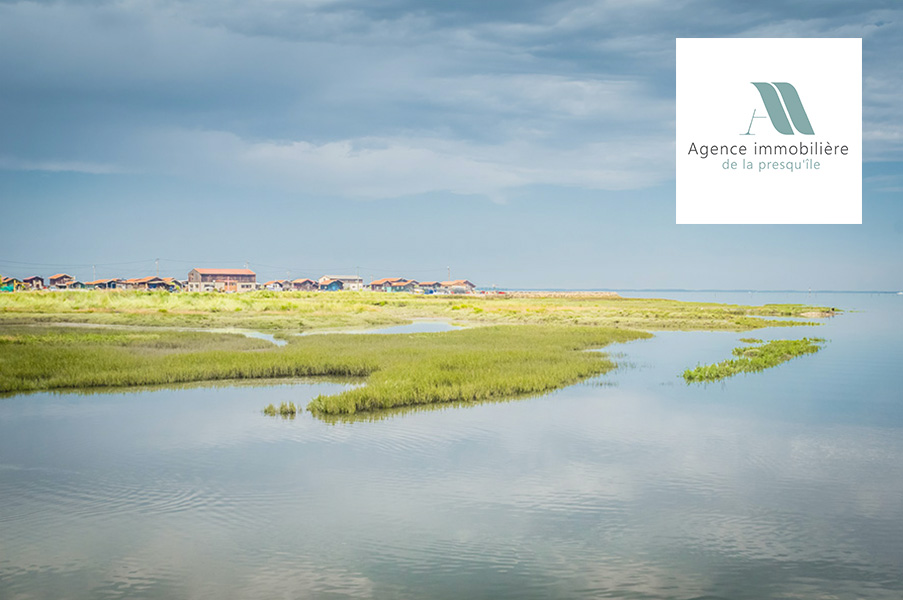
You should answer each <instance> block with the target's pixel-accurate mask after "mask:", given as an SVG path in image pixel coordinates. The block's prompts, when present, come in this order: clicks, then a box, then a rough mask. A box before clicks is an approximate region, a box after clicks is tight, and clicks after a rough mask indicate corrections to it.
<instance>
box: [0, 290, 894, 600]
mask: <svg viewBox="0 0 903 600" xmlns="http://www.w3.org/2000/svg"><path fill="white" fill-rule="evenodd" d="M720 295H721V296H722V297H721V299H722V300H723V301H730V299H727V298H724V294H720ZM868 300H869V299H868V298H865V299H864V300H863V302H862V304H861V305H860V306H858V308H861V309H862V310H863V311H862V312H857V313H847V314H844V315H843V316H841V317H838V318H836V319H833V320H832V321H831V322H830V323H828V324H826V325H824V326H821V327H815V328H812V331H811V332H810V331H809V328H795V329H792V330H780V329H766V330H759V331H757V332H755V334H754V335H755V337H760V338H763V339H775V338H780V337H787V336H788V332H789V334H791V336H792V337H802V336H805V335H813V333H812V332H814V335H818V336H820V337H826V338H829V340H830V343H829V344H828V345H827V346H826V348H825V349H824V350H822V351H821V352H819V353H818V354H815V355H811V356H808V357H802V358H800V359H798V360H795V361H791V362H789V363H786V364H784V365H781V366H780V367H777V368H775V369H772V370H769V371H766V372H762V373H757V374H755V375H748V376H739V377H736V378H733V379H730V380H727V381H726V382H725V383H724V384H723V385H717V386H708V387H705V388H699V387H687V386H685V385H684V384H683V383H682V380H680V378H679V374H680V372H681V371H682V370H683V369H684V368H686V367H687V366H692V363H693V362H695V361H697V360H698V361H702V362H715V361H717V360H720V359H721V358H723V357H724V356H725V355H726V354H729V353H730V349H731V348H733V347H734V346H736V345H739V344H738V338H739V337H744V336H747V335H749V334H742V333H731V332H717V333H683V332H664V333H661V334H658V335H657V336H656V337H655V338H653V339H652V340H644V341H637V342H631V343H629V344H624V345H620V346H618V347H617V348H613V349H612V350H613V352H617V353H618V356H616V360H623V361H625V362H630V363H631V368H622V369H618V370H617V371H614V372H612V373H610V374H609V375H607V376H605V377H603V378H599V379H597V380H594V381H591V382H587V384H583V385H578V386H573V387H571V388H568V389H565V390H560V391H558V392H555V393H552V394H548V395H546V396H543V397H539V398H532V399H524V400H519V401H513V402H506V403H498V404H497V403H488V404H479V405H470V406H467V407H462V408H452V407H444V408H445V410H432V411H415V410H411V411H409V410H402V411H398V412H397V413H395V414H392V415H387V417H389V418H379V419H373V420H371V421H367V422H365V421H355V422H341V421H340V422H335V423H333V424H328V425H327V424H324V423H323V422H321V421H318V420H317V419H315V418H313V417H312V416H311V415H310V414H309V413H304V414H303V415H299V416H298V417H297V418H296V419H295V420H293V421H283V420H281V419H270V418H267V417H264V416H263V415H261V414H260V410H261V407H262V406H265V405H266V404H269V403H271V402H272V403H274V404H276V405H278V404H279V403H281V402H283V401H285V402H294V403H296V404H307V402H308V401H309V400H310V399H312V398H313V397H314V396H316V395H318V394H326V393H337V392H338V391H341V390H342V389H345V388H344V384H342V383H310V382H306V383H299V384H295V385H275V386H268V387H259V386H256V385H254V386H240V387H222V388H209V387H185V388H182V389H163V390H150V391H142V392H138V393H127V394H126V393H122V394H104V395H85V396H75V395H61V394H56V395H54V394H33V395H29V396H17V397H13V398H7V399H3V400H0V499H2V501H0V532H2V536H0V597H4V598H5V597H10V598H48V597H51V598H56V597H67V598H98V597H100V598H104V597H106V598H109V597H116V598H172V597H195V598H224V597H225V598H253V597H299V598H321V597H335V598H418V599H419V598H462V597H477V598H530V597H536V598H549V597H563V598H580V597H583V598H599V597H614V598H625V597H630V598H677V599H688V598H731V599H745V598H749V599H753V598H755V599H760V598H791V597H800V598H802V597H805V598H813V597H814V598H817V597H838V598H846V597H850V598H869V599H884V598H887V599H890V598H894V599H896V598H899V597H900V596H901V594H903V567H901V565H903V545H901V544H900V542H899V540H900V539H901V537H903V502H901V498H903V460H901V459H903V436H901V435H900V428H901V426H903V418H901V417H903V412H901V404H903V399H901V396H900V393H899V389H900V386H901V384H903V381H901V374H900V372H899V369H898V366H899V364H900V362H901V358H903V346H901V342H900V340H901V339H903V336H901V335H900V333H901V331H900V324H901V323H903V319H900V318H899V317H901V316H903V310H901V309H900V307H899V306H894V305H887V304H884V303H883V299H878V300H876V301H874V302H871V303H870V302H868ZM894 300H897V299H896V297H894ZM831 304H834V305H838V306H845V305H846V306H849V305H850V303H849V302H842V301H839V300H835V301H832V302H831ZM898 304H899V305H903V303H900V302H898ZM688 362H689V363H690V364H688ZM600 383H609V384H613V385H602V386H599V385H597V384H600Z"/></svg>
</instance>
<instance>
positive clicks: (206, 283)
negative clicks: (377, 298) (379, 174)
mask: <svg viewBox="0 0 903 600" xmlns="http://www.w3.org/2000/svg"><path fill="white" fill-rule="evenodd" d="M0 290H2V291H6V292H14V291H26V290H157V291H166V292H181V291H185V292H223V293H239V292H252V291H257V290H270V291H273V292H291V291H299V292H337V291H341V290H349V291H362V290H371V291H374V292H407V293H413V294H472V293H474V291H476V286H475V285H474V284H473V283H471V282H470V281H468V280H466V279H455V280H453V281H416V280H414V279H405V278H403V277H384V278H382V279H377V280H375V281H371V282H370V283H369V284H366V285H365V284H364V280H363V279H362V278H360V277H357V276H353V275H324V276H323V277H320V278H319V279H317V280H314V279H291V280H289V279H274V280H272V281H267V282H266V283H258V282H257V274H256V273H255V272H254V271H252V270H251V269H192V270H191V271H189V273H188V279H176V278H174V277H157V276H150V277H139V278H134V279H96V280H94V281H78V280H77V279H75V278H74V277H72V276H71V275H68V274H66V273H57V274H56V275H51V276H50V277H49V278H48V279H47V280H46V281H45V279H44V278H43V277H40V276H38V275H33V276H31V277H25V278H24V279H17V278H15V277H3V278H2V280H0Z"/></svg>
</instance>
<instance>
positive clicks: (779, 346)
mask: <svg viewBox="0 0 903 600" xmlns="http://www.w3.org/2000/svg"><path fill="white" fill-rule="evenodd" d="M740 341H743V342H750V343H759V344H760V345H758V346H752V347H749V346H741V347H739V348H734V350H733V354H734V356H736V357H737V358H733V359H730V360H725V361H722V362H720V363H717V364H714V365H699V366H697V367H696V368H694V369H687V370H686V371H684V373H683V378H684V380H685V381H686V382H687V383H694V382H702V381H717V380H719V379H725V378H726V377H732V376H734V375H736V374H738V373H755V372H757V371H763V370H765V369H768V368H771V367H775V366H777V365H779V364H781V363H784V362H787V361H788V360H790V359H791V358H794V357H796V356H802V355H803V354H812V353H815V352H818V351H819V350H820V349H821V345H820V344H822V343H823V342H824V341H825V340H823V339H821V338H803V339H801V340H774V341H771V342H766V343H762V341H761V340H754V339H752V338H750V339H748V340H747V339H743V340H740Z"/></svg>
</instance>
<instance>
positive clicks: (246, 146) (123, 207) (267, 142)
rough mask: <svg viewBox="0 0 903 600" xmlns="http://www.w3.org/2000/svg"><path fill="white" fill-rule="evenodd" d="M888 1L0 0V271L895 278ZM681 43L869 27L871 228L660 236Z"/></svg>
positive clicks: (898, 76)
mask: <svg viewBox="0 0 903 600" xmlns="http://www.w3.org/2000/svg"><path fill="white" fill-rule="evenodd" d="M898 6H899V3H898V2H895V1H871V2H869V1H861V2H839V1H834V0H823V1H821V2H817V3H814V2H809V1H804V0H782V1H780V2H779V1H776V0H775V1H772V0H764V1H761V2H757V3H749V2H731V1H714V0H712V1H706V0H668V1H658V0H599V1H579V0H571V1H563V2H536V1H533V0H517V1H514V0H494V1H492V2H477V1H475V0H456V1H447V2H418V1H414V0H394V1H391V0H390V1H379V0H370V1H363V0H360V1H358V0H300V1H292V0H263V1H257V2H253V3H249V2H241V1H239V0H197V1H192V2H187V1H184V2H183V1H176V0H157V1H140V0H132V1H128V0H123V1H109V2H106V1H94V2H87V1H84V0H83V1H80V2H66V1H57V2H8V1H4V0H0V206H2V221H0V222H2V224H3V235H2V238H0V272H2V273H4V274H13V275H19V276H24V275H30V274H33V273H38V274H43V275H45V276H46V275H49V274H51V273H52V272H56V271H68V272H70V273H71V274H73V275H76V276H77V277H80V278H82V279H85V278H91V277H92V276H93V273H94V272H95V270H94V269H92V265H96V273H97V276H98V277H102V276H137V275H143V274H152V273H153V272H154V270H155V263H154V259H156V258H159V259H160V271H161V274H165V275H174V276H178V277H185V275H186V273H187V271H188V270H189V269H190V268H191V267H193V266H242V265H243V264H244V263H245V261H248V262H249V263H250V265H251V268H253V269H255V270H256V271H258V273H259V274H260V276H261V277H262V278H265V279H269V278H273V277H284V276H285V275H286V274H289V275H290V276H291V277H298V276H302V275H303V276H319V275H322V274H324V273H354V272H359V273H360V274H361V275H363V276H365V277H377V276H395V275H402V276H408V277H413V278H417V279H432V278H444V277H445V276H446V273H447V269H448V268H449V267H450V268H451V275H452V277H467V278H469V279H471V280H473V281H475V282H476V283H478V284H479V285H481V286H485V287H488V286H490V285H493V284H495V285H498V286H509V287H564V288H610V289H618V288H620V289H624V288H731V289H789V288H792V289H807V288H813V289H860V290H876V289H877V290H897V289H903V259H901V257H903V202H901V200H903V169H901V167H903V119H901V118H900V114H899V106H900V105H901V103H903V66H901V63H900V61H899V58H898V57H899V56H900V55H901V52H903V9H901V8H899V7H898ZM676 37H861V38H862V39H863V77H864V83H863V86H864V87H863V102H864V107H863V138H864V157H865V161H866V162H865V164H864V166H863V175H864V179H865V181H864V196H863V225H860V226H853V225H848V226H688V225H683V226H677V225H675V224H674V216H675V215H674V48H675V41H674V40H675V38H676Z"/></svg>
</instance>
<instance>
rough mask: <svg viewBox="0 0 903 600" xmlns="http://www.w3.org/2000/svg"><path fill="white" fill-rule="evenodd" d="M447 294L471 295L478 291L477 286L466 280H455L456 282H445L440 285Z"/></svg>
mask: <svg viewBox="0 0 903 600" xmlns="http://www.w3.org/2000/svg"><path fill="white" fill-rule="evenodd" d="M439 285H440V286H442V287H441V289H442V291H444V292H445V293H447V294H469V293H471V292H473V291H474V290H475V289H477V286H476V285H474V284H473V283H471V282H469V281H467V280H466V279H455V280H454V281H443V282H442V283H440V284H439Z"/></svg>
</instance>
